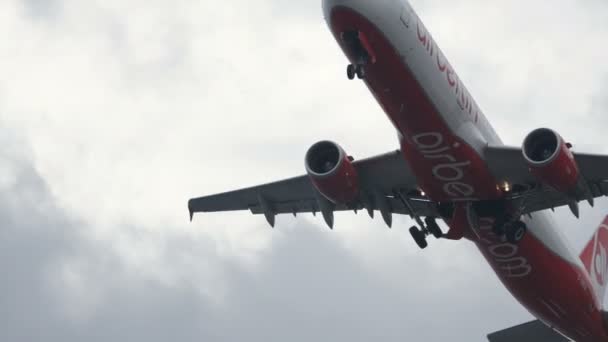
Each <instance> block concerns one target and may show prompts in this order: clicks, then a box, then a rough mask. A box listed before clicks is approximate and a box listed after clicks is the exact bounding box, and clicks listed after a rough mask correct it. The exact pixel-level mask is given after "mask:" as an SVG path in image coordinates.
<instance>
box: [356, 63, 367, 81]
mask: <svg viewBox="0 0 608 342" xmlns="http://www.w3.org/2000/svg"><path fill="white" fill-rule="evenodd" d="M355 72H356V73H357V78H358V79H360V80H361V79H364V78H365V66H364V65H362V64H357V67H356V68H355Z"/></svg>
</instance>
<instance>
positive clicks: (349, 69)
mask: <svg viewBox="0 0 608 342" xmlns="http://www.w3.org/2000/svg"><path fill="white" fill-rule="evenodd" d="M356 73H357V72H356V68H355V66H354V65H352V64H349V65H348V66H347V67H346V76H347V77H348V79H349V80H352V79H354V78H355V74H356Z"/></svg>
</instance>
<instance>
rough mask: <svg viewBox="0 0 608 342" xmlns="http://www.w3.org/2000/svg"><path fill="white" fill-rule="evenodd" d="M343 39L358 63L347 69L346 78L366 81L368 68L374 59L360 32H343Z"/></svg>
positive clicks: (350, 65)
mask: <svg viewBox="0 0 608 342" xmlns="http://www.w3.org/2000/svg"><path fill="white" fill-rule="evenodd" d="M341 38H342V41H343V42H344V44H346V46H347V49H348V50H349V55H351V56H353V58H354V59H355V61H356V62H355V63H353V64H349V65H348V66H347V67H346V76H347V77H348V79H349V80H353V79H354V78H355V76H357V78H358V79H364V78H365V74H366V67H367V65H368V64H369V63H370V61H371V60H372V57H371V56H370V54H369V52H368V51H367V49H366V47H365V46H364V44H363V42H362V39H361V38H362V36H361V34H360V33H359V31H346V32H342V34H341Z"/></svg>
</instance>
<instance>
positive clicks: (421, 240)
mask: <svg viewBox="0 0 608 342" xmlns="http://www.w3.org/2000/svg"><path fill="white" fill-rule="evenodd" d="M410 234H411V235H412V238H414V241H415V242H416V244H417V245H418V247H420V249H425V248H426V247H427V246H428V243H427V242H426V236H424V233H423V232H422V231H421V230H420V229H418V227H416V226H412V227H411V228H410Z"/></svg>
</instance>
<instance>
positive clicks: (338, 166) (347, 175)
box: [305, 141, 359, 204]
mask: <svg viewBox="0 0 608 342" xmlns="http://www.w3.org/2000/svg"><path fill="white" fill-rule="evenodd" d="M305 165H306V172H307V173H308V175H309V177H310V179H311V181H312V184H313V185H314V186H315V188H316V189H317V190H318V191H319V192H320V193H321V194H322V195H323V196H325V197H326V198H327V199H328V200H330V201H331V202H333V203H335V204H345V203H350V202H352V201H354V200H356V199H357V197H358V196H359V179H358V178H357V170H356V169H355V167H354V166H353V164H352V162H351V160H350V159H349V157H348V155H347V154H346V152H344V150H343V149H342V148H341V147H340V146H339V145H338V144H336V143H334V142H331V141H320V142H318V143H316V144H314V145H312V146H311V147H310V148H309V149H308V152H306V158H305Z"/></svg>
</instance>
